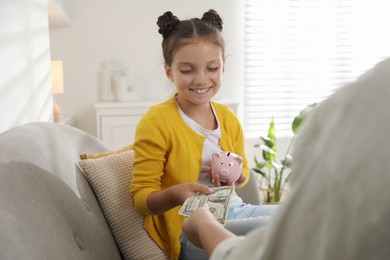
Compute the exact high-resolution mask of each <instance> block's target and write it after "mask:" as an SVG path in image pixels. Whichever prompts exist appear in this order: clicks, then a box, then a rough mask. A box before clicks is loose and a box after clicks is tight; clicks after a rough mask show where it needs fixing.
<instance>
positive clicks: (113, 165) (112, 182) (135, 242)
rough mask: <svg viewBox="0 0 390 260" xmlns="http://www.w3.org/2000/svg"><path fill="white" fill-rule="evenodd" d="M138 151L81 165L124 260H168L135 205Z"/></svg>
mask: <svg viewBox="0 0 390 260" xmlns="http://www.w3.org/2000/svg"><path fill="white" fill-rule="evenodd" d="M133 160H134V151H133V150H129V151H124V152H121V153H116V154H110V155H107V156H104V157H100V158H97V159H85V160H82V161H80V162H79V165H80V167H81V168H82V169H83V171H84V173H85V175H86V177H87V179H88V181H89V182H90V185H91V187H92V189H93V190H94V192H95V194H96V197H97V199H98V201H99V204H100V206H101V208H102V210H103V213H104V215H105V217H106V220H107V222H108V224H109V226H110V228H111V231H112V233H113V235H114V238H115V240H116V242H117V244H118V247H119V250H120V251H121V253H122V255H123V257H124V259H148V260H151V259H166V257H165V254H164V253H163V251H162V250H161V249H160V248H159V247H158V246H157V245H156V244H155V243H154V241H153V240H152V239H151V238H150V237H149V235H148V233H147V232H146V231H145V230H144V229H143V216H142V215H140V214H139V213H137V212H136V211H135V210H134V209H133V207H132V203H131V198H130V191H129V187H130V181H131V177H132V173H133Z"/></svg>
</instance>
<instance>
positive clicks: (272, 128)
mask: <svg viewBox="0 0 390 260" xmlns="http://www.w3.org/2000/svg"><path fill="white" fill-rule="evenodd" d="M268 138H269V139H270V140H271V141H272V143H274V144H275V143H276V134H275V122H274V118H272V119H271V123H270V124H269V128H268ZM274 150H275V149H274Z"/></svg>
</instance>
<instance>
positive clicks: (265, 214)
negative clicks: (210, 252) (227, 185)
mask: <svg viewBox="0 0 390 260" xmlns="http://www.w3.org/2000/svg"><path fill="white" fill-rule="evenodd" d="M277 209H278V206H277V205H250V204H245V203H242V202H233V203H232V204H231V205H230V208H229V213H228V217H227V218H228V221H227V222H226V225H225V228H226V229H228V230H230V231H231V232H233V233H234V234H236V235H239V236H240V235H245V234H246V233H248V232H249V231H251V230H253V229H255V228H258V227H261V226H263V225H265V224H266V223H267V221H268V220H269V218H270V217H271V216H272V214H274V212H275V211H276V210H277ZM180 242H181V250H180V260H203V259H205V260H206V259H209V257H208V256H207V254H206V252H205V251H204V250H203V249H201V248H199V247H196V246H194V245H193V244H192V243H191V242H190V241H188V239H187V237H186V236H185V235H184V234H182V235H181V236H180Z"/></svg>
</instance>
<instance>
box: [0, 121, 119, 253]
mask: <svg viewBox="0 0 390 260" xmlns="http://www.w3.org/2000/svg"><path fill="white" fill-rule="evenodd" d="M106 149H107V147H106V146H105V145H104V144H102V143H101V142H100V141H98V140H97V139H96V138H94V137H92V136H90V135H88V134H86V133H84V132H82V131H80V130H78V129H76V128H72V127H69V126H65V125H59V124H54V123H32V124H27V125H24V126H21V127H17V128H15V129H13V130H11V131H8V132H6V133H3V134H2V135H0V230H1V232H0V259H91V260H92V259H93V260H98V259H121V258H120V253H119V251H118V249H117V246H116V244H115V241H114V239H113V236H112V234H111V232H110V230H109V227H108V225H107V223H106V221H105V219H104V216H103V213H102V211H101V210H100V207H99V205H98V203H97V201H96V199H95V196H94V194H93V191H92V190H91V188H90V187H89V184H88V182H87V181H86V179H85V177H84V175H83V174H82V173H81V172H80V171H79V170H78V168H77V167H76V166H75V163H76V162H77V161H78V160H79V155H80V154H81V153H84V152H91V153H92V152H100V151H104V150H106Z"/></svg>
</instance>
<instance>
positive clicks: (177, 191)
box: [167, 183, 214, 205]
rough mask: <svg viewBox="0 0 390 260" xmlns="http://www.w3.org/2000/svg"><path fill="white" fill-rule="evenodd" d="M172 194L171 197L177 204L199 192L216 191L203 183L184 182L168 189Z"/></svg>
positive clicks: (208, 192)
mask: <svg viewBox="0 0 390 260" xmlns="http://www.w3.org/2000/svg"><path fill="white" fill-rule="evenodd" d="M168 190H169V193H170V194H171V198H172V199H173V200H174V201H175V202H176V204H177V205H183V203H184V201H185V200H186V199H187V198H189V197H191V196H193V195H195V194H197V193H203V194H207V195H210V194H212V193H214V191H213V190H212V189H210V188H209V187H207V186H206V185H203V184H198V183H183V184H177V185H174V186H171V187H169V188H168V189H167V191H168Z"/></svg>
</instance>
